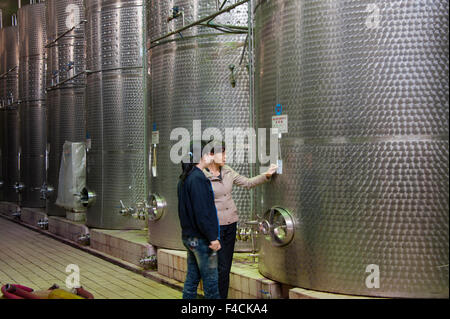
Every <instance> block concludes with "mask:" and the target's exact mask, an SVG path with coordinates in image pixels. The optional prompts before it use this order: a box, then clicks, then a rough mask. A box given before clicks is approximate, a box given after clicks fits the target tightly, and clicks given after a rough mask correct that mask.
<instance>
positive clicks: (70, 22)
mask: <svg viewBox="0 0 450 319" xmlns="http://www.w3.org/2000/svg"><path fill="white" fill-rule="evenodd" d="M66 13H68V15H67V18H66V27H67V29H72V28H73V27H75V26H77V27H79V24H80V8H79V7H78V6H77V5H76V4H73V3H72V4H69V5H68V6H67V7H66Z"/></svg>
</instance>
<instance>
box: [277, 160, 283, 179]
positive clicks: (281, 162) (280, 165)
mask: <svg viewBox="0 0 450 319" xmlns="http://www.w3.org/2000/svg"><path fill="white" fill-rule="evenodd" d="M277 165H278V168H277V174H279V175H281V174H283V160H280V159H279V160H278V161H277Z"/></svg>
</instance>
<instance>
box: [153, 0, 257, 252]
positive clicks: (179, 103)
mask: <svg viewBox="0 0 450 319" xmlns="http://www.w3.org/2000/svg"><path fill="white" fill-rule="evenodd" d="M174 6H178V7H179V9H180V10H183V12H184V20H185V25H187V24H189V23H192V22H194V21H197V20H199V19H201V18H203V17H206V16H208V15H210V14H212V13H214V12H216V11H217V2H216V1H156V0H154V1H150V4H149V10H150V11H149V14H148V17H149V28H148V30H149V36H148V39H149V40H154V39H156V38H158V37H161V36H163V35H165V34H167V33H169V32H170V31H173V30H176V29H178V28H181V27H182V26H183V22H182V18H178V19H174V20H172V21H171V22H168V21H167V18H168V16H169V13H170V12H171V10H172V8H173V7H174ZM247 16H248V13H247V5H243V6H239V7H237V8H236V9H234V10H232V11H231V12H229V13H227V14H224V15H222V16H220V17H218V18H217V19H215V20H214V22H215V23H221V24H229V25H240V26H247ZM245 37H246V35H245V34H243V35H242V34H238V35H236V34H223V33H222V32H220V31H217V30H214V29H210V28H204V27H193V28H190V29H188V30H186V31H183V32H182V38H181V37H180V35H175V36H172V37H170V38H169V39H165V40H162V42H161V43H162V44H160V45H158V46H155V47H154V48H152V49H151V50H150V51H149V78H150V80H149V83H150V82H151V89H150V92H149V107H150V112H151V121H152V124H151V125H152V126H153V125H156V130H157V131H159V141H160V143H159V144H158V145H157V147H156V162H157V164H156V166H157V176H156V177H152V178H151V193H157V194H159V195H160V196H162V197H164V199H165V200H166V201H167V209H166V212H165V214H164V215H163V216H162V217H161V218H160V219H159V220H157V221H149V242H150V243H151V244H153V245H156V246H158V247H165V248H171V249H184V246H183V244H182V242H181V229H180V225H179V218H178V207H177V205H178V199H177V183H178V177H179V175H180V173H181V165H180V164H174V163H173V162H172V161H171V159H170V155H169V154H170V149H171V147H172V146H173V145H174V143H175V141H170V133H171V131H172V130H173V129H175V128H177V127H182V128H186V129H188V130H189V131H190V133H191V135H192V129H193V128H192V125H193V120H201V125H202V130H204V129H206V128H208V127H216V128H218V129H220V130H221V131H222V134H224V129H225V128H226V127H229V128H242V129H246V128H248V127H249V126H250V120H249V118H250V114H249V113H250V110H249V77H248V71H247V68H246V64H247V62H248V61H247V54H245V55H244V59H243V62H242V64H241V65H240V58H241V55H242V51H243V48H244V45H245ZM167 40H172V41H171V42H168V43H163V42H164V41H167ZM231 64H234V65H235V77H236V86H235V87H234V88H233V87H232V86H231V84H230V76H231V71H230V69H229V66H230V65H231ZM149 87H150V85H149ZM224 138H225V136H224ZM231 155H232V154H228V155H227V157H228V158H230V157H231ZM238 156H241V157H240V158H242V156H243V155H242V154H239V155H238ZM154 160H155V159H153V158H152V162H153V163H154ZM230 165H231V166H232V167H233V168H234V169H236V171H238V172H239V173H241V174H243V175H245V176H249V174H250V172H249V164H242V163H240V164H238V163H233V164H230ZM232 194H233V199H234V201H235V202H236V205H237V207H238V211H239V218H240V222H241V223H242V222H244V221H247V220H249V219H251V218H252V212H251V208H250V207H251V206H250V192H249V191H247V190H245V189H240V188H238V187H235V188H234V190H233V193H232ZM242 226H245V225H244V224H242ZM249 249H251V243H250V241H248V242H237V243H236V250H249Z"/></svg>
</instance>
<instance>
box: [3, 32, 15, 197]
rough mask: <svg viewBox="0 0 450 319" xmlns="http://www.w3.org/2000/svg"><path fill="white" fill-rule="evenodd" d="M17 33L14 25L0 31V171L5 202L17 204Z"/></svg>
mask: <svg viewBox="0 0 450 319" xmlns="http://www.w3.org/2000/svg"><path fill="white" fill-rule="evenodd" d="M18 32H19V30H18V27H17V26H10V27H6V28H2V29H0V74H5V73H6V72H8V71H9V73H8V74H5V75H4V77H3V78H2V79H0V100H1V101H2V102H1V103H2V105H3V109H2V113H3V117H4V118H3V121H2V122H3V130H2V131H3V145H2V149H1V152H2V156H1V157H2V170H3V179H2V181H3V188H2V192H3V194H4V197H3V198H4V200H6V201H10V202H16V201H17V200H18V198H17V193H16V192H15V190H14V188H13V185H14V184H15V183H16V182H18V181H19V165H18V153H19V118H18V116H17V100H18V94H19V80H18V66H19V33H18Z"/></svg>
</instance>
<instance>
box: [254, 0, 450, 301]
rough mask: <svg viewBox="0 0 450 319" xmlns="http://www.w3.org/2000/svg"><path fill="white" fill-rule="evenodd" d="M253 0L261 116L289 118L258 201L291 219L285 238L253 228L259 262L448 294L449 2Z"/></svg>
mask: <svg viewBox="0 0 450 319" xmlns="http://www.w3.org/2000/svg"><path fill="white" fill-rule="evenodd" d="M257 5H258V6H257V8H256V25H255V30H256V33H255V47H256V51H255V56H256V61H255V63H256V67H255V71H256V83H255V85H256V87H255V90H256V92H255V94H256V97H255V99H256V100H255V102H256V105H257V106H258V107H259V117H258V120H259V123H258V125H259V126H260V127H270V126H271V117H272V116H273V115H275V112H274V106H275V105H276V104H277V103H281V104H282V106H283V114H287V115H288V120H289V121H288V123H289V127H288V133H287V134H283V137H282V139H281V143H280V145H281V157H282V159H283V174H282V175H279V176H276V177H275V179H274V181H273V182H272V183H270V184H269V185H265V186H264V191H263V192H262V197H261V202H260V205H261V208H260V210H259V211H260V213H264V212H266V211H267V210H268V209H270V208H271V207H273V206H275V205H278V206H282V207H284V208H286V209H288V210H290V212H291V213H292V215H293V217H294V222H295V235H294V238H293V240H292V242H291V243H289V244H288V245H286V246H283V247H275V246H273V245H272V244H271V242H270V241H268V240H266V239H265V238H264V236H262V237H261V251H260V264H259V269H260V272H261V273H262V274H263V275H264V276H267V277H269V278H271V279H274V280H276V281H280V282H283V283H287V284H290V285H294V286H298V287H303V288H308V289H315V290H321V291H328V292H337V293H345V294H355V295H368V296H385V297H444V298H448V291H449V290H448V288H449V287H448V282H449V277H448V255H449V250H448V249H449V247H448V246H449V245H448V244H449V237H448V230H449V228H448V215H449V202H448V195H449V193H448V191H449V179H448V175H449V167H448V161H449V157H448V155H449V154H448V150H449V142H448V133H449V132H448V120H449V116H448V115H449V110H448V102H449V99H448V65H449V64H448V53H449V52H448V32H447V30H448V2H447V1H381V0H378V1H293V0H275V1H258V4H257ZM371 264H374V265H378V267H379V280H380V281H379V287H378V288H377V287H374V288H370V283H369V285H367V284H366V280H369V281H371V279H370V277H369V275H370V274H371V273H370V272H366V269H367V266H368V265H371ZM368 277H369V279H368Z"/></svg>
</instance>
